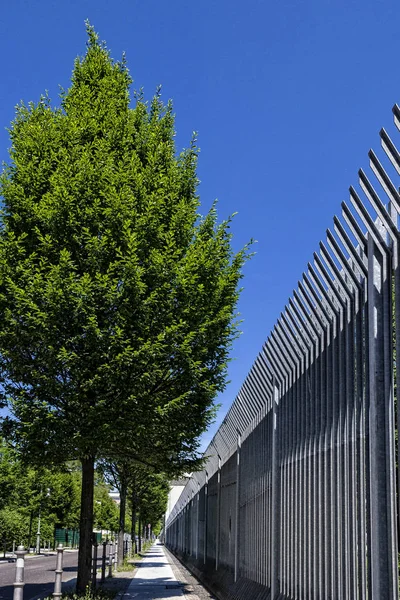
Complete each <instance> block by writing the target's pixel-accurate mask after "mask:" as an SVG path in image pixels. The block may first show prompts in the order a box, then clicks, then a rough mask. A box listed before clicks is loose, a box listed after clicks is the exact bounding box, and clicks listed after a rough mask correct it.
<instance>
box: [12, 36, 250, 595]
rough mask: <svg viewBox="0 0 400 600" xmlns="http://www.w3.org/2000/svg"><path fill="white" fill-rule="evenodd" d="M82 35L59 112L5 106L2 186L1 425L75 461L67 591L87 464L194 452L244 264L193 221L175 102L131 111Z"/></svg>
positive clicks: (85, 498) (83, 575) (192, 190)
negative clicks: (82, 46)
mask: <svg viewBox="0 0 400 600" xmlns="http://www.w3.org/2000/svg"><path fill="white" fill-rule="evenodd" d="M87 31H88V37H89V39H88V47H87V52H86V55H85V56H84V57H83V58H82V59H77V60H76V62H75V66H74V70H73V75H72V85H71V87H70V88H69V90H67V91H64V92H63V93H62V95H61V106H60V108H56V109H53V108H52V106H51V104H50V100H49V98H48V97H43V98H42V99H41V100H40V101H39V103H38V104H34V103H30V104H29V105H27V106H26V105H24V104H21V105H20V106H19V107H18V108H17V113H16V118H15V120H14V122H13V123H12V126H11V129H10V137H11V151H10V157H11V161H10V164H9V165H8V166H7V167H6V168H5V170H4V172H3V175H2V177H1V180H0V193H1V195H2V198H3V206H4V209H3V216H2V228H1V231H0V316H1V322H2V326H1V328H0V367H1V376H2V385H3V395H2V398H1V401H2V402H4V401H5V400H7V401H9V402H10V403H11V410H12V415H13V418H11V419H7V420H6V422H5V423H4V428H3V429H4V432H5V433H6V434H7V435H8V436H9V437H10V438H11V439H13V440H14V442H15V443H16V444H18V446H19V447H20V448H21V449H23V450H24V453H25V454H26V455H27V456H29V457H30V458H31V460H35V459H36V460H38V461H40V462H42V463H43V461H44V462H46V463H48V464H49V463H57V462H59V463H64V462H65V461H66V460H79V461H80V462H81V464H82V477H83V483H82V496H81V516H80V519H81V522H80V550H79V565H78V581H77V587H78V589H79V590H84V589H85V588H86V586H87V584H88V582H89V580H90V565H91V548H90V544H91V532H92V528H93V489H94V466H95V461H96V459H98V458H101V457H106V458H107V457H108V458H111V459H114V458H115V457H120V456H127V457H129V458H130V459H131V458H135V457H136V458H143V457H145V455H146V454H147V455H149V454H150V453H151V454H152V455H153V456H154V462H156V463H157V464H159V465H162V466H163V467H165V465H166V464H167V463H170V464H174V463H175V464H180V465H182V464H183V463H184V462H185V461H189V462H190V460H192V459H193V458H194V457H196V456H197V455H196V452H197V449H198V436H199V435H200V434H201V432H202V431H203V430H204V428H205V427H206V426H207V425H208V424H209V422H210V420H211V419H212V416H213V400H214V398H215V395H216V393H217V392H218V391H220V390H222V389H223V388H224V385H225V377H226V366H227V360H228V354H229V349H230V346H231V343H232V341H233V339H234V338H235V336H236V335H237V321H236V317H235V310H236V308H235V307H236V303H237V299H238V293H239V292H238V282H239V280H240V277H241V269H242V266H243V263H244V261H245V260H246V258H247V257H248V255H249V251H248V247H245V248H244V249H243V250H241V251H239V252H238V253H236V254H235V253H234V252H233V251H232V247H231V234H230V229H229V228H230V220H227V221H225V222H223V223H222V224H218V223H217V215H216V209H215V207H213V208H212V210H211V211H210V212H209V214H208V215H207V216H206V217H204V218H200V217H199V215H198V208H199V198H198V196H197V192H196V187H197V183H198V181H197V177H196V162H197V153H198V150H197V147H196V145H195V141H193V142H192V144H191V146H190V148H189V149H188V150H187V151H185V152H183V153H182V154H180V155H179V156H177V155H176V151H175V145H174V135H175V134H174V116H173V112H172V106H171V104H170V103H169V104H168V105H167V106H164V105H163V103H162V101H161V99H160V95H159V93H157V95H156V96H155V97H154V98H153V100H152V101H151V103H150V104H147V103H146V102H145V101H144V100H143V98H142V96H141V95H139V96H138V97H137V99H136V100H137V102H136V105H135V107H134V108H131V107H130V98H129V87H130V84H131V79H130V76H129V73H128V70H127V67H126V64H125V60H124V59H123V60H122V61H120V62H114V61H113V60H112V59H111V57H110V55H109V52H108V50H107V49H106V47H105V45H104V44H102V43H100V42H99V40H98V36H97V35H96V33H95V32H94V30H93V28H92V27H91V26H89V25H88V26H87ZM160 470H163V469H162V468H161V469H160Z"/></svg>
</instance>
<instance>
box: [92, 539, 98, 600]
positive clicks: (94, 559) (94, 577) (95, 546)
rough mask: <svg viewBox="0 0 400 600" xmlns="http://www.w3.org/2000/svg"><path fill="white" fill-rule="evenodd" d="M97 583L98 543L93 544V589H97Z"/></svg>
mask: <svg viewBox="0 0 400 600" xmlns="http://www.w3.org/2000/svg"><path fill="white" fill-rule="evenodd" d="M96 584H97V544H94V545H93V575H92V589H93V590H95V589H96Z"/></svg>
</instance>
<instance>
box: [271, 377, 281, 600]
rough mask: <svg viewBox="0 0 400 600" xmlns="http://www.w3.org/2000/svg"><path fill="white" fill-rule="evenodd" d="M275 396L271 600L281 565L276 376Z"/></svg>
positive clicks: (277, 389)
mask: <svg viewBox="0 0 400 600" xmlns="http://www.w3.org/2000/svg"><path fill="white" fill-rule="evenodd" d="M273 386H274V398H273V405H272V431H271V437H272V455H271V463H272V464H271V513H272V530H271V600H275V598H276V595H277V593H278V566H279V537H278V536H279V527H278V516H279V508H280V507H279V465H278V460H279V449H278V443H277V419H278V412H277V408H278V405H279V387H278V382H277V380H276V378H275V376H274V383H273Z"/></svg>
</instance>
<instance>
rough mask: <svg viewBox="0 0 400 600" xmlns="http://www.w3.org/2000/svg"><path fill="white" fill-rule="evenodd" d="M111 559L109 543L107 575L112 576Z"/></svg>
mask: <svg viewBox="0 0 400 600" xmlns="http://www.w3.org/2000/svg"><path fill="white" fill-rule="evenodd" d="M112 561H113V544H112V542H110V543H109V548H108V576H109V577H112Z"/></svg>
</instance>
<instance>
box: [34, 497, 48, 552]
mask: <svg viewBox="0 0 400 600" xmlns="http://www.w3.org/2000/svg"><path fill="white" fill-rule="evenodd" d="M49 496H50V490H49V488H47V492H46V498H48V497H49ZM41 511H42V498H40V504H39V514H38V528H37V533H36V554H40V518H41Z"/></svg>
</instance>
